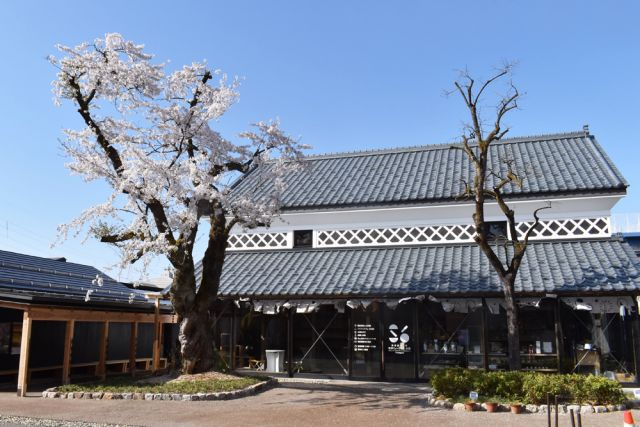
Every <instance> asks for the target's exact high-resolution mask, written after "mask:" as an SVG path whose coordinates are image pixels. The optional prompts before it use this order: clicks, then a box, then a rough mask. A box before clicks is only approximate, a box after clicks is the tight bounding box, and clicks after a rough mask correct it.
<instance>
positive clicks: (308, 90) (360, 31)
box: [0, 0, 640, 279]
mask: <svg viewBox="0 0 640 427" xmlns="http://www.w3.org/2000/svg"><path fill="white" fill-rule="evenodd" d="M639 21H640V3H638V2H635V1H627V2H623V1H609V2H602V1H557V0H556V1H536V2H517V1H446V2H445V1H440V2H436V1H433V2H427V1H371V0H369V1H347V0H342V1H327V0H322V1H315V2H312V1H275V0H270V1H257V0H256V1H240V0H238V1H233V2H231V1H224V2H219V1H200V2H195V1H184V0H181V1H175V0H173V1H132V0H129V1H114V0H108V1H102V2H91V1H86V0H85V1H62V0H61V1H44V0H43V1H41V2H34V1H27V0H23V1H4V2H2V4H1V5H0V55H1V57H0V58H1V59H0V61H1V62H0V144H1V147H2V151H1V152H0V176H1V177H2V185H1V186H0V249H4V250H12V251H16V252H24V253H30V254H33V255H39V256H55V255H62V256H66V257H67V258H68V259H69V260H70V261H75V262H80V263H86V264H92V265H95V266H96V267H98V268H103V269H104V268H106V267H108V266H110V265H113V264H114V263H115V261H116V259H117V252H116V251H115V250H114V249H113V248H110V247H107V246H106V245H104V244H100V243H98V242H94V241H88V242H87V243H86V244H84V245H82V244H81V241H82V238H81V237H78V238H71V239H69V240H67V241H66V242H65V243H63V244H61V245H59V246H57V247H55V248H53V249H50V248H49V245H50V243H52V242H54V241H55V240H56V227H57V226H58V224H61V223H64V222H68V221H70V220H71V219H73V218H74V217H75V216H76V215H78V214H79V213H80V212H81V211H82V210H83V209H85V208H87V207H89V206H91V205H92V204H95V203H98V202H102V201H103V200H104V198H105V197H106V196H107V194H108V190H107V188H106V187H105V186H104V185H101V184H97V183H89V184H87V183H84V182H83V181H82V180H81V178H80V177H78V176H71V175H70V174H69V172H68V171H67V170H66V169H65V168H64V163H65V159H64V158H63V156H62V154H61V151H60V149H59V145H58V141H59V139H60V138H61V136H62V132H61V131H62V129H63V128H65V127H76V128H77V127H79V126H80V125H81V123H80V120H79V117H77V113H76V112H75V110H74V108H73V106H72V105H71V104H69V103H66V104H63V106H62V107H59V108H58V107H55V106H54V105H53V103H52V95H51V89H50V83H51V81H52V80H53V79H54V78H55V69H53V67H51V66H50V65H49V63H48V62H47V61H46V60H45V57H46V56H47V55H48V54H52V53H56V52H55V49H54V45H55V44H56V43H62V44H67V45H75V44H79V43H80V42H82V41H91V40H93V39H94V38H96V37H102V36H104V34H105V33H106V32H120V33H122V34H123V35H124V36H125V38H127V39H131V40H133V41H135V42H138V43H144V44H145V45H146V49H147V51H148V52H150V53H154V54H155V55H156V59H157V60H158V61H167V60H170V61H171V62H170V66H171V67H179V66H181V65H182V64H185V63H190V62H192V61H201V60H203V59H206V60H208V62H209V64H210V65H211V66H212V67H214V68H220V69H222V70H224V71H225V72H227V73H228V74H230V75H238V76H241V77H242V78H243V81H242V86H241V88H240V92H241V100H240V102H239V103H238V104H236V105H235V106H233V107H232V109H231V110H230V112H229V113H228V114H227V115H225V116H224V117H223V118H222V119H221V121H220V123H218V125H217V127H218V129H219V130H221V131H222V133H223V134H224V135H225V136H227V137H228V138H231V137H233V135H234V134H236V133H237V132H239V131H241V130H244V129H246V128H247V125H248V124H249V123H251V122H252V121H257V120H262V119H268V118H273V117H278V118H280V120H281V124H282V127H283V128H284V129H286V130H287V131H288V132H289V133H290V134H293V135H296V136H300V137H301V138H302V140H303V141H304V142H305V143H307V144H310V145H312V146H313V147H314V149H313V152H331V151H344V150H360V149H373V148H380V147H393V146H407V145H422V144H430V143H442V142H449V141H452V140H453V139H454V138H455V137H456V136H458V135H459V133H460V128H461V123H462V121H463V119H465V111H464V108H463V105H462V104H461V100H460V99H459V98H457V97H449V98H447V97H444V96H443V95H442V93H443V90H445V89H450V88H451V87H452V82H453V80H454V79H455V78H456V77H457V73H456V70H457V69H461V68H464V67H468V69H469V70H470V71H471V72H472V73H474V74H475V75H478V76H487V75H489V73H490V72H491V71H492V67H494V66H496V65H500V64H501V63H503V62H504V61H505V60H517V61H518V62H519V65H518V68H517V70H516V74H515V82H516V84H517V86H518V87H519V89H520V90H521V91H524V92H526V96H525V97H524V98H523V100H522V102H521V106H522V109H521V110H520V111H517V112H515V113H514V114H512V115H511V116H510V117H508V119H507V122H508V124H509V125H510V126H511V127H512V131H511V132H512V135H514V136H517V135H530V134H541V133H554V132H563V131H575V130H580V129H582V126H583V125H584V124H586V123H588V124H589V125H590V129H591V132H592V133H593V134H595V135H596V137H597V138H598V141H599V142H600V144H602V145H603V146H604V148H605V150H606V151H607V153H608V154H609V155H610V156H611V157H612V159H613V161H614V162H615V163H616V165H617V166H618V167H619V168H620V170H621V171H622V173H623V174H624V176H625V177H626V178H627V180H628V181H629V182H630V184H631V187H630V188H629V194H628V196H627V197H626V198H625V199H624V200H623V201H621V202H620V203H619V204H618V205H617V206H616V208H615V212H619V213H624V212H638V211H640V167H639V159H640V156H639V154H640V148H639V144H638V137H637V135H636V133H638V127H639V126H640V114H639V113H640V107H639V102H640V101H639V100H640V83H638V82H639V81H640V78H639V75H640V50H639V47H640V25H638V22H639ZM157 272H158V270H157V267H156V270H153V269H152V274H156V273H157ZM111 273H112V275H114V276H116V277H117V276H118V273H117V272H115V271H112V272H111ZM132 275H134V272H133V271H128V272H123V273H122V275H121V276H120V277H121V278H122V279H127V278H131V277H132Z"/></svg>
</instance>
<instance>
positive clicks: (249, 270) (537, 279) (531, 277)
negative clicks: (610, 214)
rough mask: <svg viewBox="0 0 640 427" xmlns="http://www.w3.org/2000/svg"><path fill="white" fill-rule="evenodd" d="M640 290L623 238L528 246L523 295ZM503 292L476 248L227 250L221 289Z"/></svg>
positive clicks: (289, 293)
mask: <svg viewBox="0 0 640 427" xmlns="http://www.w3.org/2000/svg"><path fill="white" fill-rule="evenodd" d="M637 291H640V262H639V261H638V258H637V257H636V255H635V253H634V252H633V249H631V247H630V246H629V245H628V244H627V243H625V242H622V241H621V240H619V239H608V240H582V241H549V242H535V243H530V246H529V248H528V249H527V253H526V255H525V259H524V262H523V265H522V267H521V270H520V274H519V276H518V279H517V282H516V292H518V293H521V294H522V293H546V292H553V293H565V294H566V293H585V292H599V293H606V292H629V293H635V292H637ZM498 292H502V288H501V285H500V283H499V281H498V278H497V275H496V274H495V273H494V272H493V270H492V269H491V267H490V266H489V263H488V261H487V259H486V257H485V256H484V255H483V254H482V253H481V252H480V250H479V248H478V247H477V246H476V245H473V244H468V245H442V246H439V245H428V246H405V247H376V248H373V247H372V248H350V249H307V250H281V251H246V252H229V253H228V254H227V257H226V261H225V265H224V271H223V276H222V284H221V287H220V294H221V295H222V296H233V297H236V296H241V297H253V298H280V297H314V296H315V297H345V296H349V297H351V296H362V297H373V296H375V297H382V296H387V295H394V296H395V295H418V294H427V293H433V294H447V295H452V296H463V295H465V294H470V293H473V294H476V293H477V294H485V293H498Z"/></svg>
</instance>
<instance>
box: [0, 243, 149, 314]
mask: <svg viewBox="0 0 640 427" xmlns="http://www.w3.org/2000/svg"><path fill="white" fill-rule="evenodd" d="M96 275H100V276H101V277H102V278H103V285H102V286H98V285H97V284H93V283H92V281H93V279H95V278H96ZM89 289H92V290H93V293H92V294H91V295H90V299H89V301H88V302H85V301H84V299H85V296H86V294H87V290H89ZM132 293H133V294H134V295H133V300H132V302H131V304H130V303H129V298H130V295H131V294H132ZM0 298H11V299H16V300H25V302H29V301H33V302H38V301H41V302H44V301H50V302H56V301H57V302H59V303H60V304H73V303H75V304H82V305H85V306H87V307H92V308H97V307H107V306H113V305H120V306H123V305H124V306H125V307H126V308H127V309H131V310H135V309H138V310H139V309H140V308H141V307H144V308H147V309H149V308H150V307H152V303H150V302H149V301H148V300H147V299H146V298H145V297H144V295H143V294H142V293H140V292H137V291H134V290H132V289H129V288H128V287H127V286H126V285H124V284H123V283H120V282H117V281H115V280H114V279H112V278H111V277H109V276H108V275H106V274H104V273H103V272H102V271H100V270H98V269H97V268H95V267H91V266H89V265H83V264H75V263H72V262H65V261H58V260H54V259H49V258H41V257H36V256H31V255H24V254H19V253H15V252H8V251H2V250H0Z"/></svg>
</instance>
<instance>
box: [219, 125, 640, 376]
mask: <svg viewBox="0 0 640 427" xmlns="http://www.w3.org/2000/svg"><path fill="white" fill-rule="evenodd" d="M492 150H493V151H492V152H491V159H490V161H491V163H492V168H493V170H496V171H498V170H504V168H505V166H504V163H503V160H504V159H506V158H509V159H513V160H514V161H515V167H516V168H517V169H518V170H520V171H526V179H525V181H524V186H523V187H522V188H518V187H516V186H511V187H509V188H506V189H505V192H506V194H507V195H508V202H509V203H510V205H511V206H512V207H513V209H514V210H515V212H516V216H517V221H518V227H517V229H518V232H519V233H524V232H526V231H527V230H528V228H529V227H530V225H531V224H532V221H533V211H534V210H535V209H537V208H539V207H541V206H545V205H548V204H550V206H551V208H550V209H546V210H544V211H542V213H541V218H542V222H541V223H540V224H539V226H538V227H537V229H536V230H535V232H534V233H533V236H532V238H531V242H530V246H529V248H528V250H527V252H526V257H525V259H524V263H523V265H522V267H521V269H520V274H519V276H518V280H517V283H516V294H517V300H518V305H519V307H520V349H521V355H522V367H523V369H528V370H536V371H542V372H558V371H560V372H592V373H606V375H608V376H615V377H616V378H617V379H619V380H620V381H625V382H634V381H635V378H636V373H637V370H638V365H639V362H640V361H639V360H638V357H640V353H638V349H640V336H639V335H638V332H639V329H638V309H637V302H636V297H637V296H638V293H639V291H640V263H639V262H638V258H637V257H636V254H635V253H634V251H633V250H632V249H631V247H630V246H629V245H628V244H627V243H626V242H625V241H623V240H622V239H621V238H620V237H617V236H615V235H612V234H611V223H610V221H611V219H610V218H611V209H612V208H613V207H614V206H615V204H616V203H617V202H618V201H619V200H620V199H621V198H623V197H624V196H625V194H626V188H627V185H628V184H627V182H626V181H625V179H624V178H623V176H622V175H621V173H620V172H619V171H618V169H617V168H616V166H615V165H614V164H613V163H612V161H611V160H610V159H609V157H608V156H607V155H606V153H605V152H604V151H603V149H602V147H601V146H600V145H599V144H598V142H597V141H596V138H595V137H594V136H593V135H591V134H589V132H588V128H585V130H584V131H580V132H572V133H563V134H554V135H543V136H534V137H523V138H512V139H506V140H504V141H501V142H500V143H496V144H495V145H494V146H493V147H492ZM263 167H269V165H268V164H267V165H266V166H263ZM471 173H472V172H471V170H470V164H469V162H468V160H467V159H466V157H465V156H464V153H463V152H462V151H461V150H455V149H451V145H433V146H421V147H411V148H397V149H385V150H379V151H364V152H350V153H337V154H329V155H317V156H311V157H309V158H308V159H307V162H306V166H305V167H304V168H303V169H302V170H300V171H296V172H292V173H290V174H289V175H287V176H286V178H285V185H286V187H285V188H286V192H285V194H284V197H283V200H282V215H281V217H280V218H279V219H277V220H275V221H274V223H273V224H272V225H271V227H269V228H263V229H253V230H246V229H245V230H243V229H241V228H238V229H235V230H234V232H233V234H232V235H231V236H230V239H229V248H228V252H227V256H226V263H225V266H224V271H223V278H222V285H221V289H220V297H221V300H222V301H220V306H219V309H218V310H217V317H216V322H215V327H216V344H215V345H216V346H217V347H218V348H219V350H220V351H221V354H222V355H223V357H224V360H225V363H226V364H227V365H229V367H231V368H236V369H238V368H250V369H258V370H260V369H263V367H265V362H266V361H267V359H269V355H270V354H271V355H274V354H275V355H276V356H273V357H272V359H271V360H270V362H271V366H266V368H267V369H268V370H270V371H273V370H284V371H285V372H288V373H289V375H295V376H303V375H329V376H344V377H348V378H353V379H385V380H408V381H411V380H420V379H425V378H428V377H429V376H430V374H431V373H432V372H433V371H434V370H435V369H441V368H443V367H451V366H464V367H469V368H479V369H505V368H506V367H507V358H506V348H507V346H506V341H507V329H506V315H505V309H504V306H503V297H502V288H501V284H500V283H499V281H498V278H497V276H496V275H495V274H494V272H493V270H492V269H491V267H490V265H489V263H488V261H487V260H486V259H485V256H484V255H483V254H482V253H481V252H480V250H479V248H478V247H477V246H476V244H475V242H474V240H473V236H474V227H473V225H472V220H471V215H472V210H473V206H472V204H471V203H470V202H469V201H465V200H460V199H459V198H458V196H459V194H461V192H462V189H463V188H462V184H461V179H466V180H467V181H468V180H469V177H470V175H471ZM271 185H272V184H270V183H268V182H267V183H265V182H263V181H262V180H261V179H260V169H256V170H255V171H253V172H252V173H250V174H249V175H247V176H246V177H245V178H244V179H242V180H241V181H239V182H238V183H237V184H236V187H235V191H236V194H238V195H240V196H243V195H244V196H250V197H254V198H256V197H257V198H260V197H269V195H270V191H271V190H272V187H271ZM487 212H488V215H487V220H488V221H490V222H491V224H490V225H491V227H492V230H494V231H495V234H496V235H504V234H505V233H507V231H506V224H505V218H504V216H503V215H502V214H501V213H500V212H499V211H498V209H497V207H496V205H495V204H493V203H490V204H489V205H488V206H487ZM496 248H497V250H498V251H504V249H503V248H504V246H503V243H500V242H499V239H498V240H497V241H496ZM278 358H279V359H280V360H281V361H282V359H284V363H282V362H281V361H280V362H278Z"/></svg>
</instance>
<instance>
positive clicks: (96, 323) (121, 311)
mask: <svg viewBox="0 0 640 427" xmlns="http://www.w3.org/2000/svg"><path fill="white" fill-rule="evenodd" d="M156 294H157V293H156ZM153 296H154V295H153V294H147V295H145V293H144V292H141V291H138V290H136V289H130V288H129V287H127V286H126V285H125V284H124V283H120V282H117V281H116V280H114V279H112V278H111V277H109V276H108V275H106V274H104V273H103V272H101V271H100V270H98V269H96V268H94V267H91V266H88V265H82V264H75V263H71V262H67V261H66V260H65V259H64V258H58V259H49V258H41V257H36V256H31V255H24V254H19V253H14V252H8V251H2V250H0V387H3V388H6V387H13V386H15V385H16V382H17V389H18V395H20V396H24V395H25V394H26V392H27V389H28V386H29V384H30V383H32V381H33V382H35V381H36V380H37V381H38V382H39V383H40V384H48V383H54V384H60V383H63V384H67V383H69V382H70V381H71V380H72V379H79V378H91V377H102V378H104V377H105V376H106V375H108V374H109V373H120V374H122V373H130V374H132V375H134V374H135V373H136V371H141V370H149V371H158V370H161V369H164V368H165V367H166V366H167V359H168V358H169V356H170V352H171V346H172V345H173V342H174V341H175V337H176V327H175V325H174V324H175V322H176V318H175V316H174V315H172V314H171V312H172V310H171V306H170V305H169V304H168V303H166V302H163V301H161V300H160V298H158V297H159V295H155V296H157V297H156V298H153Z"/></svg>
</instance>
